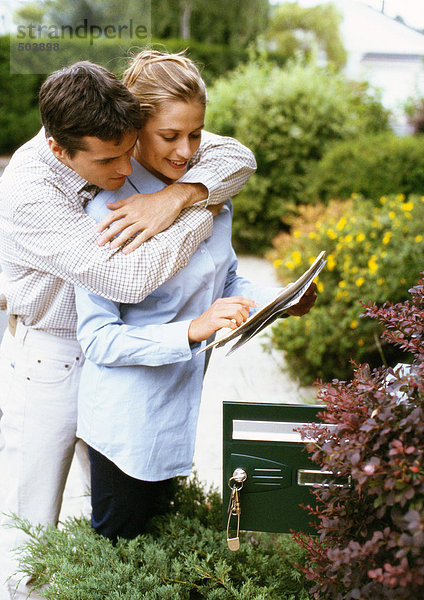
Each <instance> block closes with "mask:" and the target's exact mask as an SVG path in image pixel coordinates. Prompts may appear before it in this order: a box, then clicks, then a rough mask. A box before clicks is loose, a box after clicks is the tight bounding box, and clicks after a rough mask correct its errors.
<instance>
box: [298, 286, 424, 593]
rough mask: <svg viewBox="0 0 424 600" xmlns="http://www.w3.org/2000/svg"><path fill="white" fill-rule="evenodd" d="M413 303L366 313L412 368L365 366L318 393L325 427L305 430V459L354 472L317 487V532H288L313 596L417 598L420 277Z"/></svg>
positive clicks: (421, 529)
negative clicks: (339, 482)
mask: <svg viewBox="0 0 424 600" xmlns="http://www.w3.org/2000/svg"><path fill="white" fill-rule="evenodd" d="M410 293H411V295H412V300H408V301H406V302H404V303H398V304H395V305H392V304H390V303H385V304H384V305H383V307H382V308H378V307H377V306H376V305H375V304H369V305H368V307H367V309H366V315H367V316H368V317H371V318H372V319H377V320H378V321H379V322H380V323H381V324H382V326H383V327H384V333H383V336H384V338H385V339H386V341H388V342H390V343H391V344H394V345H396V346H398V347H400V348H401V349H403V350H406V351H408V352H409V353H410V354H411V356H412V357H413V359H414V360H413V362H412V365H410V366H409V368H405V366H399V367H398V368H395V369H394V370H391V369H386V368H384V367H381V368H379V369H375V370H373V371H371V369H370V368H369V366H368V365H367V364H364V365H362V366H359V367H357V368H356V370H355V374H354V377H353V379H352V380H351V381H348V382H340V381H333V382H332V383H331V384H327V385H325V386H324V387H323V388H322V389H321V390H320V392H319V398H320V400H322V401H323V402H324V403H325V408H324V410H323V412H322V415H321V416H322V418H323V419H324V421H325V422H327V423H332V424H333V425H334V426H335V428H334V429H333V430H331V432H328V431H327V432H323V431H322V430H321V431H319V430H316V427H312V428H309V430H307V429H305V430H304V433H305V435H306V436H311V435H313V437H314V438H315V440H314V443H311V442H310V443H308V444H307V449H308V450H309V451H310V452H312V460H313V461H314V462H315V463H317V465H319V466H320V467H321V469H322V470H323V471H330V472H333V473H337V474H338V475H340V476H343V477H344V478H345V480H346V479H347V478H349V477H350V478H351V487H350V488H349V487H336V486H335V485H330V487H328V488H316V489H315V490H314V494H315V496H316V500H317V506H318V508H317V507H315V508H314V509H310V511H311V513H312V514H314V515H315V518H317V519H318V533H319V537H316V536H315V537H311V536H305V535H301V534H295V537H296V539H297V540H298V542H299V543H300V545H301V546H302V547H303V548H305V549H306V550H307V552H308V554H309V557H310V564H309V565H308V566H307V568H306V569H304V572H305V574H306V576H307V577H308V578H309V579H310V580H311V581H313V582H314V587H313V588H312V590H311V593H312V595H313V597H314V598H317V599H327V598H331V599H332V600H353V599H358V600H383V599H393V600H410V599H411V598H422V597H423V596H424V437H423V434H422V429H423V422H424V345H423V339H424V282H423V281H422V280H421V281H419V284H418V285H417V286H415V287H414V288H412V289H411V290H410Z"/></svg>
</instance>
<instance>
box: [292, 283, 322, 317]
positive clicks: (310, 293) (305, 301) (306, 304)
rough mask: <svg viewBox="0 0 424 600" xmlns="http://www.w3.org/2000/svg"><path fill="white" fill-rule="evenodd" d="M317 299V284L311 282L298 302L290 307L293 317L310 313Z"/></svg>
mask: <svg viewBox="0 0 424 600" xmlns="http://www.w3.org/2000/svg"><path fill="white" fill-rule="evenodd" d="M316 299H317V286H316V285H315V283H311V285H310V286H309V287H308V289H307V290H306V292H305V293H304V294H303V296H302V297H301V299H300V300H299V302H298V303H297V304H295V305H294V306H292V307H291V308H289V309H288V311H287V312H288V314H289V315H292V316H293V317H301V316H302V315H305V314H306V313H308V312H309V311H310V310H311V308H312V307H313V305H314V304H315V300H316Z"/></svg>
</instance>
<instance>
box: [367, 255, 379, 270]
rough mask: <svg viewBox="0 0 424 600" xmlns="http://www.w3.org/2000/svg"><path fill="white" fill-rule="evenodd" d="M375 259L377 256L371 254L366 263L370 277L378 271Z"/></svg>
mask: <svg viewBox="0 0 424 600" xmlns="http://www.w3.org/2000/svg"><path fill="white" fill-rule="evenodd" d="M376 258H377V256H376V255H375V254H373V255H372V256H371V258H370V259H369V261H368V269H369V272H370V273H371V275H373V274H374V273H375V272H376V271H377V269H378V264H377V261H376Z"/></svg>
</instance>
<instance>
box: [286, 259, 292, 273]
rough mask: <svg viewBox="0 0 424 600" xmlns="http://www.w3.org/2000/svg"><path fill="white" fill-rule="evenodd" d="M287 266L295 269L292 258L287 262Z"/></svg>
mask: <svg viewBox="0 0 424 600" xmlns="http://www.w3.org/2000/svg"><path fill="white" fill-rule="evenodd" d="M285 266H286V267H287V268H288V269H290V271H293V269H294V264H293V263H292V261H291V260H288V261H287V262H286V263H285Z"/></svg>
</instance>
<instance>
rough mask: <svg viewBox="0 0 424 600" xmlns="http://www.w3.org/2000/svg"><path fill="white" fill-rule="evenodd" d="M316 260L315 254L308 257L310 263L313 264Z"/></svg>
mask: <svg viewBox="0 0 424 600" xmlns="http://www.w3.org/2000/svg"><path fill="white" fill-rule="evenodd" d="M314 260H315V256H310V257H309V258H308V263H309V264H310V265H311V264H312V263H313V262H314Z"/></svg>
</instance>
